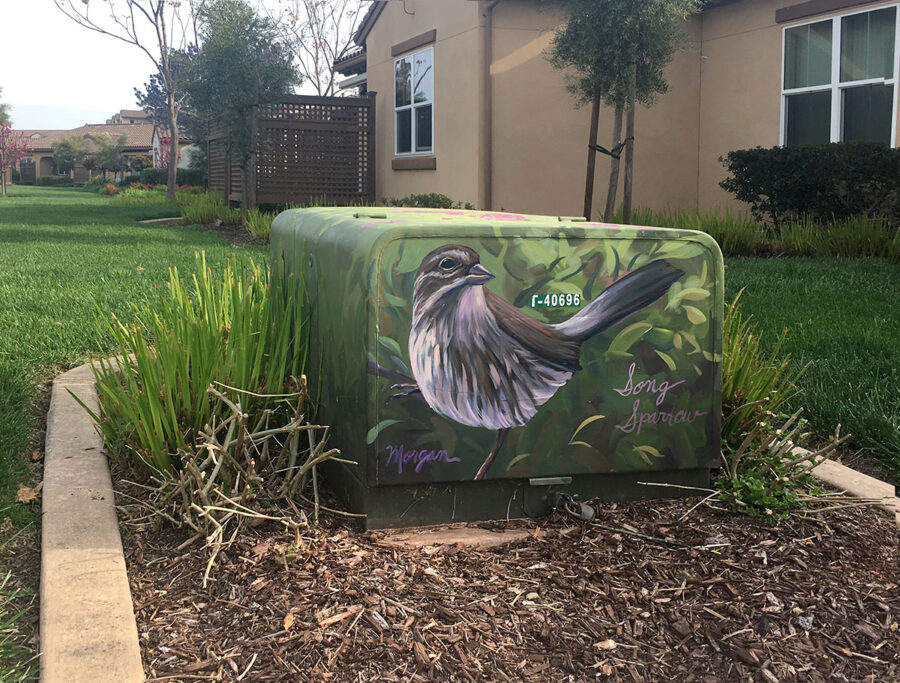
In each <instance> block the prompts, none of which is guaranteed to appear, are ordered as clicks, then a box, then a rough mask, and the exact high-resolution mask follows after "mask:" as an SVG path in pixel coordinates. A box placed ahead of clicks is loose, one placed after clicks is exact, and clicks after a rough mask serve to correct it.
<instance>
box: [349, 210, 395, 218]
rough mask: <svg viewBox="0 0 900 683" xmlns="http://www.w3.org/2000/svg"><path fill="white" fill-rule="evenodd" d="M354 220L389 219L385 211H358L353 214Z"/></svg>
mask: <svg viewBox="0 0 900 683" xmlns="http://www.w3.org/2000/svg"><path fill="white" fill-rule="evenodd" d="M353 217H354V218H387V214H386V213H385V212H384V211H357V212H356V213H354V214H353Z"/></svg>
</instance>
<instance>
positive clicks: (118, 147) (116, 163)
mask: <svg viewBox="0 0 900 683" xmlns="http://www.w3.org/2000/svg"><path fill="white" fill-rule="evenodd" d="M126 142H128V136H127V135H124V134H123V135H120V136H119V137H118V139H116V140H113V139H112V136H110V135H109V133H101V134H100V135H97V136H96V137H94V144H95V145H96V146H97V151H96V152H94V159H95V160H96V164H97V166H98V167H99V168H100V169H101V170H104V171H123V170H125V168H126V166H127V165H128V162H127V160H126V159H125V155H124V154H123V153H122V150H123V149H125V143H126Z"/></svg>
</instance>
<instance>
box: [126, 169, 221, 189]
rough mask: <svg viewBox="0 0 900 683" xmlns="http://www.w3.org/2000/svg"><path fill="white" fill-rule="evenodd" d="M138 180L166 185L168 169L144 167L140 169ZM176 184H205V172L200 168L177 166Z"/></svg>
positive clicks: (150, 183)
mask: <svg viewBox="0 0 900 683" xmlns="http://www.w3.org/2000/svg"><path fill="white" fill-rule="evenodd" d="M140 181H141V182H142V183H147V184H149V185H167V184H168V182H169V171H168V169H165V168H145V169H144V170H143V171H141V176H140ZM175 184H176V185H201V186H205V185H206V173H205V172H204V171H202V170H196V169H190V168H179V169H177V170H176V171H175Z"/></svg>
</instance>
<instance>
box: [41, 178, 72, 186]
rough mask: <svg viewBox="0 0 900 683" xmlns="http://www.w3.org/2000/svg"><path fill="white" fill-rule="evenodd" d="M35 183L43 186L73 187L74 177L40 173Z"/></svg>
mask: <svg viewBox="0 0 900 683" xmlns="http://www.w3.org/2000/svg"><path fill="white" fill-rule="evenodd" d="M34 184H35V185H40V186H41V187H72V185H73V183H72V179H71V178H69V177H67V176H63V175H39V176H38V177H37V178H35V179H34Z"/></svg>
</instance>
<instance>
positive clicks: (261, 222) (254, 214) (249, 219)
mask: <svg viewBox="0 0 900 683" xmlns="http://www.w3.org/2000/svg"><path fill="white" fill-rule="evenodd" d="M274 220H275V214H274V213H271V212H268V211H260V210H259V209H250V210H249V211H248V212H247V215H246V216H244V227H245V228H247V232H249V233H250V234H251V235H252V236H253V237H255V238H257V239H269V233H270V232H271V231H272V221H274Z"/></svg>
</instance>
